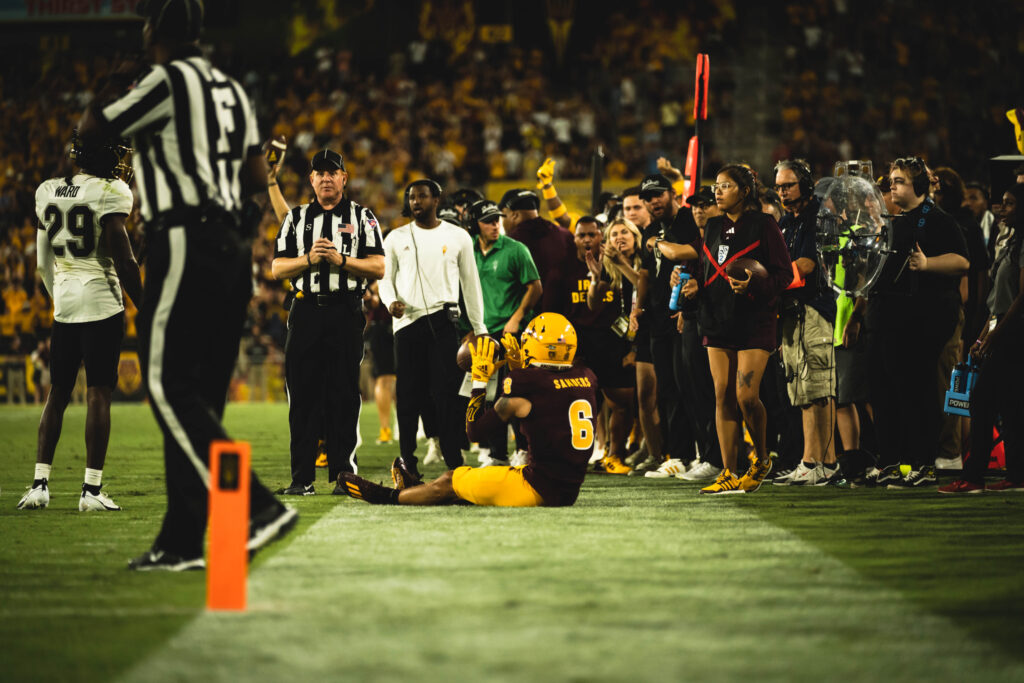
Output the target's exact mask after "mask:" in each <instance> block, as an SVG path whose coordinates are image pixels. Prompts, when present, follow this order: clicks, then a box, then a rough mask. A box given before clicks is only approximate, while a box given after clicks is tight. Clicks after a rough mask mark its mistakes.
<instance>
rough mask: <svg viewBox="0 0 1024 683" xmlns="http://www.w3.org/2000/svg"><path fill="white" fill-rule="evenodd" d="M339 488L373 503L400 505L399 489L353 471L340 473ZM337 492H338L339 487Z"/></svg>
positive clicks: (352, 495)
mask: <svg viewBox="0 0 1024 683" xmlns="http://www.w3.org/2000/svg"><path fill="white" fill-rule="evenodd" d="M338 489H341V492H343V493H344V494H345V495H347V496H350V497H352V498H358V499H359V500H365V501H366V502H367V503H370V504H372V505H398V490H397V489H393V488H389V487H387V486H381V485H380V484H374V483H373V482H372V481H368V480H366V479H363V478H362V477H360V476H359V475H356V474H352V473H351V472H342V473H341V474H339V475H338ZM335 493H338V490H337V489H335Z"/></svg>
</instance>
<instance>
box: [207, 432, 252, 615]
mask: <svg viewBox="0 0 1024 683" xmlns="http://www.w3.org/2000/svg"><path fill="white" fill-rule="evenodd" d="M250 455H251V451H250V448H249V444H248V443H247V442H245V441H214V442H212V443H211V444H210V511H209V525H210V528H209V539H210V545H209V552H208V555H209V560H208V562H207V569H206V608H207V609H210V610H241V611H244V610H245V600H246V583H247V581H248V574H249V554H248V551H247V550H246V548H245V546H246V544H247V543H248V541H249V460H250Z"/></svg>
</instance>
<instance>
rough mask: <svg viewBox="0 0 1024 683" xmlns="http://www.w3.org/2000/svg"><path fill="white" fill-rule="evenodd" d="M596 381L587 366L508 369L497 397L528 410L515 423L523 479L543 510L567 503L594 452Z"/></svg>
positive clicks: (578, 491)
mask: <svg viewBox="0 0 1024 683" xmlns="http://www.w3.org/2000/svg"><path fill="white" fill-rule="evenodd" d="M596 391H597V378H596V377H595V376H594V373H593V372H591V371H590V369H589V368H586V367H583V366H576V367H573V368H570V369H568V370H564V371H559V370H549V369H547V368H539V367H529V368H525V369H523V370H513V371H512V374H510V375H509V376H508V377H507V378H506V379H505V381H504V383H503V386H502V393H503V394H504V395H506V396H509V397H521V398H525V399H528V400H529V401H530V403H531V404H533V407H532V408H531V409H530V414H529V415H527V416H526V417H525V418H524V419H523V420H522V421H521V422H520V425H519V426H520V429H522V432H523V434H524V435H525V436H526V440H527V442H528V444H529V447H528V451H529V458H528V460H527V465H526V468H525V469H524V470H523V476H524V477H525V478H526V481H528V482H529V483H530V486H532V487H533V488H534V489H535V490H536V491H537V493H539V494H540V497H541V498H543V499H544V505H545V506H562V505H572V504H573V503H575V502H576V497H577V496H578V495H579V493H580V486H581V485H582V484H583V477H584V476H585V475H586V472H587V462H588V461H589V460H590V454H591V453H592V452H593V450H594V418H595V417H596V416H597V394H596Z"/></svg>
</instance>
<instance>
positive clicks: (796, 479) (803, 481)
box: [786, 460, 828, 486]
mask: <svg viewBox="0 0 1024 683" xmlns="http://www.w3.org/2000/svg"><path fill="white" fill-rule="evenodd" d="M827 482H828V475H827V474H825V468H824V467H822V466H821V465H820V464H818V465H815V466H814V467H808V466H807V465H805V464H804V462H803V460H801V461H800V464H799V465H797V467H796V469H795V470H793V476H792V477H790V479H789V481H788V482H786V485H787V486H824V485H825V484H826V483H827Z"/></svg>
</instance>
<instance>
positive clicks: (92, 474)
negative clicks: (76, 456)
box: [85, 467, 103, 486]
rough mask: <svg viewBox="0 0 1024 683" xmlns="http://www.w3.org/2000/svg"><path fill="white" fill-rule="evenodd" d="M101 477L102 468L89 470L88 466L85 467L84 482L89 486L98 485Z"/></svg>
mask: <svg viewBox="0 0 1024 683" xmlns="http://www.w3.org/2000/svg"><path fill="white" fill-rule="evenodd" d="M102 479H103V470H91V469H89V468H88V467H86V468H85V483H86V484H88V485H89V486H99V485H100V480H102Z"/></svg>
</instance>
